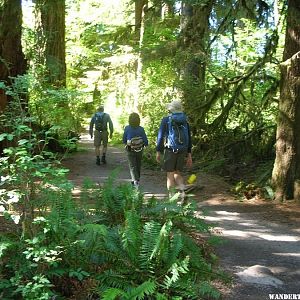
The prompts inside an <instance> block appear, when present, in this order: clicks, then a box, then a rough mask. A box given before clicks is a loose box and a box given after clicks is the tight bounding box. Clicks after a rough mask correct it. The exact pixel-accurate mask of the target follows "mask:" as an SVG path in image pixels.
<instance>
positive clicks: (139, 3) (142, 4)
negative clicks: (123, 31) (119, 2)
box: [133, 0, 148, 111]
mask: <svg viewBox="0 0 300 300" xmlns="http://www.w3.org/2000/svg"><path fill="white" fill-rule="evenodd" d="M147 4H148V0H135V35H136V39H137V41H138V54H137V60H136V76H135V77H136V91H135V94H134V103H133V109H134V110H135V111H139V105H138V104H139V98H140V85H141V82H142V69H143V61H142V54H141V51H142V46H143V39H144V29H145V28H144V26H145V20H144V18H145V10H146V7H147Z"/></svg>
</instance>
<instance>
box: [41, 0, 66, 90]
mask: <svg viewBox="0 0 300 300" xmlns="http://www.w3.org/2000/svg"><path fill="white" fill-rule="evenodd" d="M36 4H37V9H38V11H39V12H40V18H41V29H42V34H43V39H44V41H45V46H44V55H45V65H46V69H47V73H48V74H47V76H48V83H50V84H52V85H54V86H57V87H63V86H66V58H65V57H66V45H65V0H37V1H36Z"/></svg>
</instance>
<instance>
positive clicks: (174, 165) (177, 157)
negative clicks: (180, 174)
mask: <svg viewBox="0 0 300 300" xmlns="http://www.w3.org/2000/svg"><path fill="white" fill-rule="evenodd" d="M186 155H187V151H183V152H177V153H176V152H173V150H171V149H168V148H166V149H165V151H164V160H163V165H162V168H163V169H164V171H166V172H175V171H182V170H183V167H184V164H185V158H186Z"/></svg>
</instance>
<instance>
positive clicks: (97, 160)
mask: <svg viewBox="0 0 300 300" xmlns="http://www.w3.org/2000/svg"><path fill="white" fill-rule="evenodd" d="M96 165H98V166H100V157H97V158H96Z"/></svg>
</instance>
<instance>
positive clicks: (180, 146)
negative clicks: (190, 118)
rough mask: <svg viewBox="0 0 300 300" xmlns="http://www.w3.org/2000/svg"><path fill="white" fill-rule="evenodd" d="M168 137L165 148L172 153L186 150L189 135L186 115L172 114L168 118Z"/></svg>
mask: <svg viewBox="0 0 300 300" xmlns="http://www.w3.org/2000/svg"><path fill="white" fill-rule="evenodd" d="M167 126H168V135H167V143H166V147H168V148H171V149H172V150H173V151H174V152H183V151H186V150H187V149H188V144H189V134H188V124H187V118H186V115H185V114H184V113H182V112H180V113H172V114H171V115H170V116H169V118H168V124H167Z"/></svg>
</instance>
